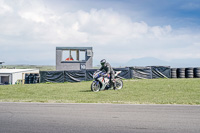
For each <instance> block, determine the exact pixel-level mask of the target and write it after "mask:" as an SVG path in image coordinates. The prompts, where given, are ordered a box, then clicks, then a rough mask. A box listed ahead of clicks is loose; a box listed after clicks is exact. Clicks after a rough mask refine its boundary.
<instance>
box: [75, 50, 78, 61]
mask: <svg viewBox="0 0 200 133" xmlns="http://www.w3.org/2000/svg"><path fill="white" fill-rule="evenodd" d="M76 60H77V61H79V50H76Z"/></svg>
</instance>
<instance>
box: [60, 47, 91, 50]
mask: <svg viewBox="0 0 200 133" xmlns="http://www.w3.org/2000/svg"><path fill="white" fill-rule="evenodd" d="M56 50H92V47H56Z"/></svg>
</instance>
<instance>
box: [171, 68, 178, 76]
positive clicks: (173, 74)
mask: <svg viewBox="0 0 200 133" xmlns="http://www.w3.org/2000/svg"><path fill="white" fill-rule="evenodd" d="M171 78H177V68H171Z"/></svg>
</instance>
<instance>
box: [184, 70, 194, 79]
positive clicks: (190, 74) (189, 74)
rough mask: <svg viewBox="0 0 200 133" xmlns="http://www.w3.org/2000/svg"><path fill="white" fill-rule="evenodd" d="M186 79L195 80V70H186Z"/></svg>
mask: <svg viewBox="0 0 200 133" xmlns="http://www.w3.org/2000/svg"><path fill="white" fill-rule="evenodd" d="M185 77H186V78H194V68H186V69H185Z"/></svg>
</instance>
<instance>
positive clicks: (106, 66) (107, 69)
mask: <svg viewBox="0 0 200 133" xmlns="http://www.w3.org/2000/svg"><path fill="white" fill-rule="evenodd" d="M100 70H101V71H103V70H104V71H105V72H106V74H110V85H111V87H112V85H114V88H115V87H116V83H115V80H114V79H115V72H114V70H113V69H112V67H111V65H110V64H109V63H105V64H104V65H103V66H101V68H100Z"/></svg>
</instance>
